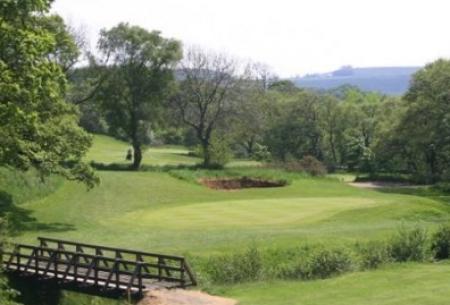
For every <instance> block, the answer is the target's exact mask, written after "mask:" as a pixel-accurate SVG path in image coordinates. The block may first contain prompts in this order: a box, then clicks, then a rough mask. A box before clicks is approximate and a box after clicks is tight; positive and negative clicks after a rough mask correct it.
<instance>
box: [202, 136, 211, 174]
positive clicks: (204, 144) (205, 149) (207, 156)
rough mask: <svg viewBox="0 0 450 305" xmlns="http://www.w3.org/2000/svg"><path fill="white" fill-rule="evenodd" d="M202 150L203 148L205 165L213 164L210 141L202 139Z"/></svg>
mask: <svg viewBox="0 0 450 305" xmlns="http://www.w3.org/2000/svg"><path fill="white" fill-rule="evenodd" d="M202 150H203V166H204V167H206V168H208V167H210V166H211V155H210V153H209V141H207V140H202Z"/></svg>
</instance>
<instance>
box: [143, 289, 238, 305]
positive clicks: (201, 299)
mask: <svg viewBox="0 0 450 305" xmlns="http://www.w3.org/2000/svg"><path fill="white" fill-rule="evenodd" d="M236 304H237V301H236V300H233V299H226V298H221V297H215V296H211V295H209V294H207V293H204V292H201V291H191V290H183V289H171V290H166V289H160V290H151V291H148V292H147V293H146V294H145V296H144V298H143V299H142V301H140V302H139V303H138V305H236Z"/></svg>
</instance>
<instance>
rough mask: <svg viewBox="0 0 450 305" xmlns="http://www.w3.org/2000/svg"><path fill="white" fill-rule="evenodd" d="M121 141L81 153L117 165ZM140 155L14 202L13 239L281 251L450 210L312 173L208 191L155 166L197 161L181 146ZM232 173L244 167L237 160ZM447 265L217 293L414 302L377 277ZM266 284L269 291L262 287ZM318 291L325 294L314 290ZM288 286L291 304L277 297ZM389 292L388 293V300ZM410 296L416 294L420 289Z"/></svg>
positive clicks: (384, 230) (258, 303) (102, 141)
mask: <svg viewBox="0 0 450 305" xmlns="http://www.w3.org/2000/svg"><path fill="white" fill-rule="evenodd" d="M126 148H127V145H126V144H124V143H122V142H120V141H117V140H112V139H110V138H107V137H103V136H101V137H99V136H96V137H95V142H94V147H93V149H92V151H91V153H90V154H89V155H88V158H91V159H92V160H95V161H97V162H103V163H105V164H107V163H110V162H118V163H120V162H124V161H123V160H121V158H122V157H123V156H122V155H123V153H122V152H124V151H126ZM144 158H145V159H144V162H148V163H146V164H151V165H153V166H155V167H154V168H153V169H152V170H150V171H142V172H131V171H126V172H124V171H99V172H98V175H99V176H100V178H101V184H100V185H99V186H98V187H95V188H94V189H92V190H87V189H86V187H85V186H84V185H82V184H78V183H75V182H61V183H59V184H57V185H56V186H55V189H54V191H53V192H52V193H51V194H49V195H48V196H43V197H42V198H38V199H36V200H29V201H26V202H24V203H21V204H20V205H19V206H20V208H21V209H24V210H26V211H28V212H29V213H31V214H30V216H32V217H33V218H34V219H24V220H23V221H24V222H25V223H26V225H25V226H24V228H25V229H24V230H22V231H21V232H20V233H19V234H18V235H17V236H16V237H15V240H16V241H21V242H33V241H34V240H35V238H36V237H37V236H47V237H55V238H60V239H68V240H77V241H83V242H86V243H98V244H105V245H111V246H116V247H124V248H132V249H133V248H134V249H140V250H144V251H152V252H164V253H172V254H181V255H186V254H188V255H190V256H194V257H208V256H210V255H215V254H219V253H226V252H234V251H237V250H240V249H245V248H246V247H248V245H250V244H251V245H257V246H258V247H262V248H286V249H289V248H292V247H296V246H300V245H302V244H305V243H307V244H327V245H330V244H334V245H343V244H353V243H355V242H360V241H367V240H382V239H385V238H386V237H387V236H390V235H391V234H392V233H393V232H395V231H396V230H397V229H398V228H399V227H400V226H402V225H403V226H415V225H417V224H419V225H421V226H426V227H428V228H430V229H431V228H434V227H436V226H437V225H439V224H440V223H444V222H447V221H448V220H449V215H450V208H449V206H448V204H447V202H446V201H447V199H448V198H447V197H435V198H433V197H425V196H416V195H414V194H401V193H400V192H395V191H392V190H391V191H389V192H382V191H380V190H366V189H359V188H355V187H352V186H349V185H347V183H346V182H344V181H342V179H339V176H337V177H336V176H332V177H324V178H310V177H305V176H302V175H297V176H296V175H292V174H289V177H290V180H291V183H290V184H289V185H287V186H285V187H278V188H265V189H243V190H234V191H223V190H213V189H209V188H207V187H205V186H203V185H200V184H199V183H196V182H195V180H189V179H180V178H177V177H178V176H179V175H177V173H178V172H177V169H172V170H170V171H166V170H162V169H161V170H158V166H162V165H168V164H172V165H174V164H175V163H172V162H178V161H177V160H179V163H178V164H187V163H189V162H191V163H192V164H193V163H195V161H196V159H195V158H191V157H189V156H188V155H187V151H185V150H183V149H182V148H173V147H162V148H155V149H153V148H152V149H149V150H147V151H146V152H145V157H144ZM185 162H186V163H185ZM239 162H242V161H237V164H239ZM244 164H245V163H244ZM239 170H240V171H242V172H243V173H244V174H245V173H251V169H248V170H247V169H246V168H245V167H242V168H241V169H239ZM185 171H186V170H185ZM183 174H185V172H184V173H183ZM211 174H212V173H211ZM181 176H183V175H181ZM347 180H348V179H347ZM405 193H408V192H405ZM410 193H411V192H410ZM194 267H195V266H194ZM448 268H449V266H448V265H427V264H425V265H411V266H407V267H395V268H387V269H383V270H378V271H373V272H364V273H355V274H348V275H345V276H343V277H339V278H336V279H329V280H325V281H314V282H274V283H266V282H263V283H259V284H258V283H255V284H245V285H240V286H231V287H225V288H220V294H226V295H227V296H231V297H235V298H237V299H238V300H240V301H242V303H241V304H242V305H251V304H255V305H266V304H267V305H272V304H274V305H277V304H280V305H281V304H283V305H289V304H311V305H313V304H317V305H319V304H329V301H330V300H331V299H333V295H334V293H335V292H334V291H338V292H339V296H340V298H339V300H336V299H333V301H334V302H333V304H348V303H349V302H351V303H354V302H356V303H355V304H399V305H401V304H408V305H409V304H418V305H419V304H420V303H414V302H412V303H411V302H410V299H408V298H403V297H402V294H401V293H395V290H389V289H387V290H386V289H384V288H383V286H382V283H383V282H382V281H383V280H382V279H383V278H385V277H387V278H388V279H389V277H391V278H392V279H391V281H392V282H395V278H396V276H402V277H405V283H406V282H407V281H408V279H409V280H411V281H412V279H413V278H414V277H415V276H424V274H425V273H426V272H425V271H424V270H429V272H430V275H429V277H432V278H433V281H439V280H438V279H440V278H444V277H445V272H443V271H442V272H441V270H446V269H448ZM408 272H409V273H408ZM449 272H450V270H449ZM434 274H435V275H434ZM433 281H431V282H430V283H434V282H433ZM365 282H367V284H365ZM387 283H389V282H387ZM347 285H348V286H349V287H350V286H352V287H359V286H358V285H361V289H359V288H358V289H356V290H355V289H351V291H352V293H350V292H348V293H347V292H346V289H345V287H346V286H347ZM430 285H431V284H430ZM269 286H270V288H271V289H270V291H271V293H270V294H267V293H265V291H267V290H268V289H267V288H268V287H269ZM370 287H375V288H376V287H378V288H377V289H379V290H381V291H382V294H381V295H380V297H379V298H378V297H376V296H371V295H370V293H375V292H374V291H376V290H372V289H370ZM405 289H406V288H405ZM439 289H444V287H443V286H442V287H441V288H439ZM322 291H325V292H324V293H319V292H322ZM349 291H350V290H349ZM354 291H358V292H357V293H356V294H355V292H354ZM405 291H406V290H405ZM409 291H410V290H407V291H406V292H405V293H409ZM411 291H414V289H413V288H411ZM445 291H446V293H450V292H448V291H447V290H445ZM286 293H287V295H288V298H289V299H291V300H292V302H291V303H289V302H282V303H279V300H284V299H285V298H284V297H282V296H283V295H284V294H286ZM390 293H391V294H395V295H396V297H395V298H391V296H390ZM365 296H368V297H365ZM71 297H73V296H71ZM71 297H69V298H68V299H70V298H71ZM427 297H429V298H434V299H433V303H430V304H443V303H440V300H441V299H440V297H437V296H434V295H431V294H430V295H428V294H426V296H425V300H427V299H426V298H427ZM358 298H361V299H363V298H364V299H365V301H364V302H362V301H361V302H360V299H358ZM371 299H374V300H377V301H373V302H372V301H370V300H371ZM416 299H417V300H422V296H417V298H416ZM340 300H342V301H340ZM380 300H384V301H383V302H384V303H383V302H381V301H380ZM434 300H436V302H434ZM300 301H301V302H300ZM417 302H418V301H417ZM422 304H423V303H422Z"/></svg>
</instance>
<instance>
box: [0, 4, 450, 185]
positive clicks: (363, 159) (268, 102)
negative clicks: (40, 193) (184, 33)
mask: <svg viewBox="0 0 450 305" xmlns="http://www.w3.org/2000/svg"><path fill="white" fill-rule="evenodd" d="M20 3H21V4H20V5H19V2H18V1H7V2H3V3H2V5H1V6H0V10H1V11H0V13H1V15H0V16H1V23H0V26H1V27H2V31H1V32H0V43H1V44H0V81H1V82H0V117H1V118H2V119H1V120H0V124H1V125H0V127H1V128H0V135H1V137H0V142H1V143H0V144H1V145H0V147H1V148H0V163H1V164H2V165H3V166H11V167H14V168H18V169H22V170H27V169H29V168H35V169H37V171H38V172H39V173H40V174H41V175H43V176H45V175H50V174H60V175H63V176H65V177H66V178H68V179H72V180H80V181H85V182H87V183H88V184H89V185H90V186H93V185H94V184H95V183H97V182H98V179H97V178H96V176H95V173H94V171H93V170H92V168H91V167H90V166H89V165H88V164H86V163H85V162H83V155H84V153H85V152H86V151H87V149H88V148H89V146H90V144H91V137H90V135H89V133H88V132H86V131H89V132H91V133H105V134H108V135H112V136H114V137H118V138H121V139H124V140H126V141H128V142H129V143H130V144H131V146H132V147H133V158H132V159H133V162H132V165H131V168H132V169H135V170H137V169H139V168H140V165H141V161H142V150H143V147H144V146H145V145H148V144H158V143H168V144H182V145H187V146H191V147H193V148H195V149H194V151H195V152H196V153H197V154H198V155H199V156H200V157H201V158H202V165H203V166H204V167H220V166H223V165H224V164H225V163H226V162H227V160H228V159H229V158H230V156H233V155H235V156H240V157H246V158H252V159H255V160H260V161H266V162H271V161H275V162H285V163H286V162H295V161H297V160H300V159H302V158H304V157H305V156H311V157H314V158H315V159H317V160H319V161H321V162H322V163H323V164H324V165H325V166H326V167H327V168H328V169H329V170H330V171H333V170H337V169H343V170H352V171H362V172H370V173H378V172H390V173H405V174H408V175H411V176H412V177H414V178H415V179H417V180H418V181H423V182H436V181H441V180H448V178H449V161H450V160H449V158H450V154H449V153H448V151H449V150H448V148H449V146H448V145H449V141H450V136H449V128H448V127H449V126H448V124H450V123H449V121H450V118H449V113H450V112H449V109H448V108H449V99H450V98H449V94H450V93H449V90H450V89H449V88H450V62H449V61H448V60H445V59H439V60H437V61H435V62H433V63H431V64H429V65H427V66H426V67H424V68H423V69H421V70H420V71H419V72H417V73H416V74H415V75H414V77H413V79H412V81H411V85H410V88H409V90H408V92H407V93H406V94H405V95H404V96H403V97H393V96H385V95H381V94H378V93H375V92H362V91H361V90H358V89H357V88H354V87H350V86H344V87H340V88H336V89H333V90H328V91H313V90H307V89H300V88H297V87H296V86H295V85H294V84H293V83H292V82H290V81H289V80H280V79H279V78H278V77H277V76H276V75H275V74H274V73H273V72H272V71H271V70H270V68H268V67H267V66H266V65H264V64H261V63H253V62H243V61H241V60H238V59H236V58H234V57H232V56H230V55H228V54H223V53H219V52H213V51H209V50H205V49H202V48H199V47H185V46H183V45H182V43H181V42H180V41H178V40H176V39H172V38H166V37H164V36H163V35H162V34H161V33H160V32H158V31H148V30H146V29H143V28H141V27H139V26H132V25H129V24H127V23H120V24H118V25H117V26H115V27H113V28H111V29H104V30H102V31H101V33H100V38H99V41H98V44H97V49H96V50H94V51H90V50H87V48H86V46H87V44H86V43H85V39H84V37H83V35H82V33H81V32H80V31H77V30H76V29H74V28H73V27H70V26H68V25H67V24H65V23H64V20H63V19H62V18H60V17H59V16H55V15H49V14H48V10H49V8H50V4H51V2H50V1H37V0H28V1H20ZM81 61H84V62H85V63H86V62H87V63H88V64H87V65H86V64H85V65H81V66H80V65H79V64H78V65H77V63H80V62H81Z"/></svg>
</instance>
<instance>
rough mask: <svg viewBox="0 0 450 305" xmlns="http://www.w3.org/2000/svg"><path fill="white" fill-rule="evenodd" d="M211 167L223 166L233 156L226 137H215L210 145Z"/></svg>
mask: <svg viewBox="0 0 450 305" xmlns="http://www.w3.org/2000/svg"><path fill="white" fill-rule="evenodd" d="M209 156H210V162H211V168H223V167H224V166H225V165H226V164H227V163H228V162H230V160H231V158H232V152H231V149H230V145H229V143H228V141H227V140H226V139H223V138H222V139H221V138H217V137H213V138H212V140H211V145H210V147H209Z"/></svg>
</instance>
